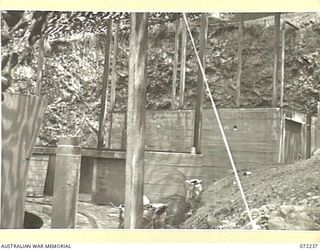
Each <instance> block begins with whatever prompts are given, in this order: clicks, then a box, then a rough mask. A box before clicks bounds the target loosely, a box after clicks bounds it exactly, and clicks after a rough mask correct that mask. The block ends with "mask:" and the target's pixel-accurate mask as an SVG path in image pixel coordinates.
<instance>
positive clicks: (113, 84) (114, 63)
mask: <svg viewBox="0 0 320 250" xmlns="http://www.w3.org/2000/svg"><path fill="white" fill-rule="evenodd" d="M118 37H119V22H116V23H115V32H114V41H113V59H112V79H111V97H110V110H112V111H113V110H114V105H115V101H116V86H117V85H116V84H117V57H118Z"/></svg>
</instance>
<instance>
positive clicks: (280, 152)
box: [278, 108, 286, 163]
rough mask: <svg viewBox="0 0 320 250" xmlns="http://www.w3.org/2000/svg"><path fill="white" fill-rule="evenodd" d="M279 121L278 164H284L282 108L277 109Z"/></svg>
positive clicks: (283, 113) (283, 115)
mask: <svg viewBox="0 0 320 250" xmlns="http://www.w3.org/2000/svg"><path fill="white" fill-rule="evenodd" d="M278 114H279V120H280V126H279V127H280V128H279V130H280V133H279V154H278V163H284V151H285V148H284V139H285V138H284V137H285V133H286V131H285V122H286V119H285V112H284V110H283V109H282V108H280V109H279V112H278Z"/></svg>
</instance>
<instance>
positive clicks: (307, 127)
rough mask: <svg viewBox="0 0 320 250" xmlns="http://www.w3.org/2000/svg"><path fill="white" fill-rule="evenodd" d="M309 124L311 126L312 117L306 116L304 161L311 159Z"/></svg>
mask: <svg viewBox="0 0 320 250" xmlns="http://www.w3.org/2000/svg"><path fill="white" fill-rule="evenodd" d="M311 124H312V116H311V114H307V117H306V124H305V126H306V139H305V141H306V143H305V144H306V148H305V159H309V158H310V157H311Z"/></svg>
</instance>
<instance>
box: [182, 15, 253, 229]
mask: <svg viewBox="0 0 320 250" xmlns="http://www.w3.org/2000/svg"><path fill="white" fill-rule="evenodd" d="M182 15H183V19H184V22H185V23H186V26H187V30H188V33H189V36H190V39H191V42H192V46H193V49H194V51H195V54H196V57H197V60H198V64H199V67H200V70H201V74H202V77H203V82H204V85H205V86H204V87H205V88H206V92H207V95H208V96H209V98H210V101H211V104H212V108H213V111H214V114H215V116H216V119H217V122H218V125H219V129H220V132H221V136H222V139H223V142H224V145H225V147H226V150H227V152H228V156H229V160H230V163H231V166H232V169H233V172H234V175H235V177H236V181H237V184H238V186H239V189H240V193H241V196H242V199H243V202H244V205H245V207H246V211H247V214H248V217H249V220H250V223H251V226H252V229H257V226H256V223H255V222H254V221H253V219H252V215H251V212H250V209H249V205H248V202H247V199H246V197H245V194H244V191H243V188H242V185H241V181H240V178H239V175H238V172H237V168H236V166H235V163H234V160H233V157H232V153H231V150H230V147H229V143H228V140H227V137H226V135H225V132H224V129H223V126H222V123H221V120H220V116H219V113H218V110H217V108H216V104H215V102H214V100H213V97H212V94H211V91H210V88H209V84H208V80H207V77H206V74H205V72H204V69H203V66H202V63H201V60H200V57H199V54H198V51H197V48H196V45H195V42H194V39H193V36H192V34H191V30H190V27H189V24H188V20H187V17H186V14H185V13H182Z"/></svg>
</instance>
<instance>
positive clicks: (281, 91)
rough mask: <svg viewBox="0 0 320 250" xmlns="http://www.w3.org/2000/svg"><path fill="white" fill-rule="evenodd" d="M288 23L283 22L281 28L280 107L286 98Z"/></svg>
mask: <svg viewBox="0 0 320 250" xmlns="http://www.w3.org/2000/svg"><path fill="white" fill-rule="evenodd" d="M285 34H286V24H285V22H284V23H282V29H281V74H280V108H282V107H283V98H284V64H285V46H286V40H285V39H286V36H285Z"/></svg>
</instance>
